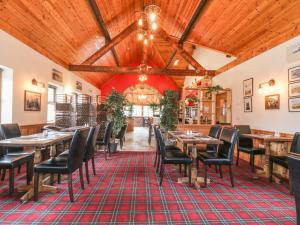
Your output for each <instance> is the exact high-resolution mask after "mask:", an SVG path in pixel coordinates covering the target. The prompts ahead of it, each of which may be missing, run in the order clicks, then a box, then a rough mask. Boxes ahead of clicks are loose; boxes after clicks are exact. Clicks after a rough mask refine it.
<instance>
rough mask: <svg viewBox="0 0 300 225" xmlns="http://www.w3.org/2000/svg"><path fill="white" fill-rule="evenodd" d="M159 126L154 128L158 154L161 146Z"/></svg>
mask: <svg viewBox="0 0 300 225" xmlns="http://www.w3.org/2000/svg"><path fill="white" fill-rule="evenodd" d="M158 129H159V128H158V126H156V125H155V126H153V130H154V137H155V141H156V151H157V153H158V154H160V147H159V146H160V144H159V134H158Z"/></svg>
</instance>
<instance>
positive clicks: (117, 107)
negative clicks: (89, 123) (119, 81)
mask: <svg viewBox="0 0 300 225" xmlns="http://www.w3.org/2000/svg"><path fill="white" fill-rule="evenodd" d="M126 103H127V102H126V99H125V97H124V96H123V95H122V94H120V93H118V92H117V91H116V90H112V92H111V94H110V95H109V96H107V98H106V99H105V103H104V104H105V108H106V109H107V118H108V120H110V121H113V122H114V127H113V133H112V143H111V146H110V147H111V152H115V151H116V149H117V143H116V142H115V137H116V135H117V134H118V133H119V132H120V130H121V128H122V127H123V126H124V124H125V123H126V116H125V113H124V108H125V106H126Z"/></svg>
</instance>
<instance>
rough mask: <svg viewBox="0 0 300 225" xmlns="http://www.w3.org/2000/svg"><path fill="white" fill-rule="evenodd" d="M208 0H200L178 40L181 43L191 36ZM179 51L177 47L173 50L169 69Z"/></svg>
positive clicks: (167, 64)
mask: <svg viewBox="0 0 300 225" xmlns="http://www.w3.org/2000/svg"><path fill="white" fill-rule="evenodd" d="M206 2H207V0H200V2H199V5H198V7H197V9H196V11H195V12H194V14H193V16H192V18H191V20H190V21H189V23H188V25H187V27H186V28H185V30H184V31H183V33H182V35H181V38H180V39H179V41H178V44H179V45H181V46H182V45H183V43H184V42H185V40H186V39H187V37H188V36H189V34H190V33H191V30H192V29H193V28H194V26H195V24H196V22H197V21H198V20H199V17H200V14H201V12H202V11H203V9H204V8H205V5H206ZM176 53H177V49H175V50H174V51H173V52H172V55H171V57H170V59H169V60H168V62H167V63H166V65H165V68H166V69H167V68H168V66H169V65H170V64H171V62H172V61H173V59H174V57H175V55H176Z"/></svg>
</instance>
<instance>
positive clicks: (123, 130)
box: [116, 124, 127, 149]
mask: <svg viewBox="0 0 300 225" xmlns="http://www.w3.org/2000/svg"><path fill="white" fill-rule="evenodd" d="M126 130H127V124H125V125H124V126H123V127H122V128H121V130H120V132H119V133H118V135H117V136H116V139H118V140H119V142H120V148H121V149H122V148H123V144H124V137H125V134H126Z"/></svg>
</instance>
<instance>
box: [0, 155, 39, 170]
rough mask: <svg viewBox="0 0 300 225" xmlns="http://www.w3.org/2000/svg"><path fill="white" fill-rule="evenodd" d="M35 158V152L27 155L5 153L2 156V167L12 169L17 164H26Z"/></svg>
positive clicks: (0, 162) (0, 161)
mask: <svg viewBox="0 0 300 225" xmlns="http://www.w3.org/2000/svg"><path fill="white" fill-rule="evenodd" d="M30 160H33V154H27V155H3V156H0V168H2V169H12V168H15V167H17V166H20V165H22V164H24V163H25V162H28V161H30Z"/></svg>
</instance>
